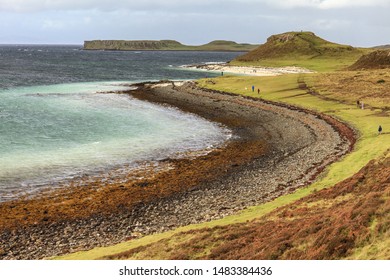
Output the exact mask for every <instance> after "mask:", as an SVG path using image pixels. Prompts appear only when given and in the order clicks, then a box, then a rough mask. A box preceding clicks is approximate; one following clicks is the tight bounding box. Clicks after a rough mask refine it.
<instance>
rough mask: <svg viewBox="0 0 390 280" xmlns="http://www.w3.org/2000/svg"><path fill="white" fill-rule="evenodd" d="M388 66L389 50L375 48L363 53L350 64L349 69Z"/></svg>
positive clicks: (389, 63) (384, 67)
mask: <svg viewBox="0 0 390 280" xmlns="http://www.w3.org/2000/svg"><path fill="white" fill-rule="evenodd" d="M386 68H390V51H389V50H377V51H374V52H372V53H369V54H366V55H363V56H362V57H361V58H359V60H358V61H356V62H355V63H354V64H353V65H351V66H350V67H349V68H348V69H349V70H364V69H386Z"/></svg>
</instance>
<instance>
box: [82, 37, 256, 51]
mask: <svg viewBox="0 0 390 280" xmlns="http://www.w3.org/2000/svg"><path fill="white" fill-rule="evenodd" d="M256 47H258V45H250V44H238V43H236V42H233V41H224V40H218V41H212V42H210V43H208V44H205V45H201V46H187V45H183V44H182V43H180V42H177V41H174V40H161V41H156V40H138V41H126V40H93V41H85V42H84V50H111V51H154V50H160V51H238V52H248V51H251V50H253V49H255V48H256Z"/></svg>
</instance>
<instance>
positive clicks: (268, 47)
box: [236, 32, 358, 62]
mask: <svg viewBox="0 0 390 280" xmlns="http://www.w3.org/2000/svg"><path fill="white" fill-rule="evenodd" d="M355 52H358V50H357V49H355V48H353V47H351V46H347V45H340V44H336V43H332V42H329V41H326V40H324V39H322V38H320V37H318V36H316V35H315V34H314V33H313V32H287V33H283V34H278V35H272V36H271V37H269V38H268V39H267V42H266V43H265V44H263V45H261V46H259V47H258V48H256V49H254V50H252V51H250V52H248V53H247V54H244V55H242V56H239V57H238V58H236V60H237V61H243V62H250V61H260V60H270V59H284V58H286V59H298V58H299V59H310V58H326V57H339V56H340V57H342V56H344V55H346V54H349V53H355Z"/></svg>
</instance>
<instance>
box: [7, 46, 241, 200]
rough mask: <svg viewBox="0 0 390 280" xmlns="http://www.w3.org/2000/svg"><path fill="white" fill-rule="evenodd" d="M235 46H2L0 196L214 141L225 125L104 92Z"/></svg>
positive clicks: (163, 75)
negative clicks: (200, 49)
mask: <svg viewBox="0 0 390 280" xmlns="http://www.w3.org/2000/svg"><path fill="white" fill-rule="evenodd" d="M236 55H239V54H237V53H223V52H221V53H216V52H102V51H82V50H80V48H79V46H0V201H4V200H9V199H12V198H14V197H15V195H16V193H22V194H23V193H27V194H29V193H34V192H36V191H37V190H40V189H41V188H46V187H47V186H49V187H53V186H58V185H61V184H62V183H64V184H65V185H66V182H67V181H68V180H71V179H78V178H86V177H88V176H92V177H93V176H100V175H99V174H102V173H103V174H107V173H108V172H110V174H113V175H114V176H117V175H118V176H121V174H120V172H121V170H123V172H124V173H125V172H126V170H127V169H128V168H136V167H137V166H138V165H140V164H141V163H142V162H144V161H152V162H153V161H156V160H159V159H164V158H167V157H174V156H179V155H180V154H182V153H185V152H188V151H190V152H192V151H199V150H203V149H207V148H210V147H213V146H217V145H221V144H222V143H223V142H224V141H225V140H226V139H227V138H229V137H230V136H229V134H230V132H229V131H228V130H227V129H225V128H221V127H219V126H218V125H216V124H214V123H210V122H208V121H206V120H204V119H201V118H199V117H197V116H194V115H191V114H184V113H182V112H180V111H178V110H177V109H174V108H170V107H162V106H157V105H153V104H150V103H147V102H142V101H139V100H135V99H132V98H131V97H129V96H127V95H118V94H112V93H111V94H108V93H104V92H111V91H115V90H122V89H124V84H129V83H131V82H132V81H133V82H139V81H150V80H161V79H179V80H183V79H184V80H185V79H196V78H202V77H204V76H205V75H209V76H213V75H215V74H206V73H200V72H192V71H182V70H180V69H179V68H178V66H180V65H185V64H196V63H199V64H202V63H205V62H208V61H228V60H231V59H232V58H234V57H235V56H236ZM126 88H128V87H126ZM113 170H116V171H118V170H119V171H120V172H119V173H118V172H113ZM85 175H86V176H85Z"/></svg>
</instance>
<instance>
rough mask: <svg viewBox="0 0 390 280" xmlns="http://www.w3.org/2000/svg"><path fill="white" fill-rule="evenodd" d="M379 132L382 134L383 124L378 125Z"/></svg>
mask: <svg viewBox="0 0 390 280" xmlns="http://www.w3.org/2000/svg"><path fill="white" fill-rule="evenodd" d="M378 134H382V126H381V125H379V127H378Z"/></svg>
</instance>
